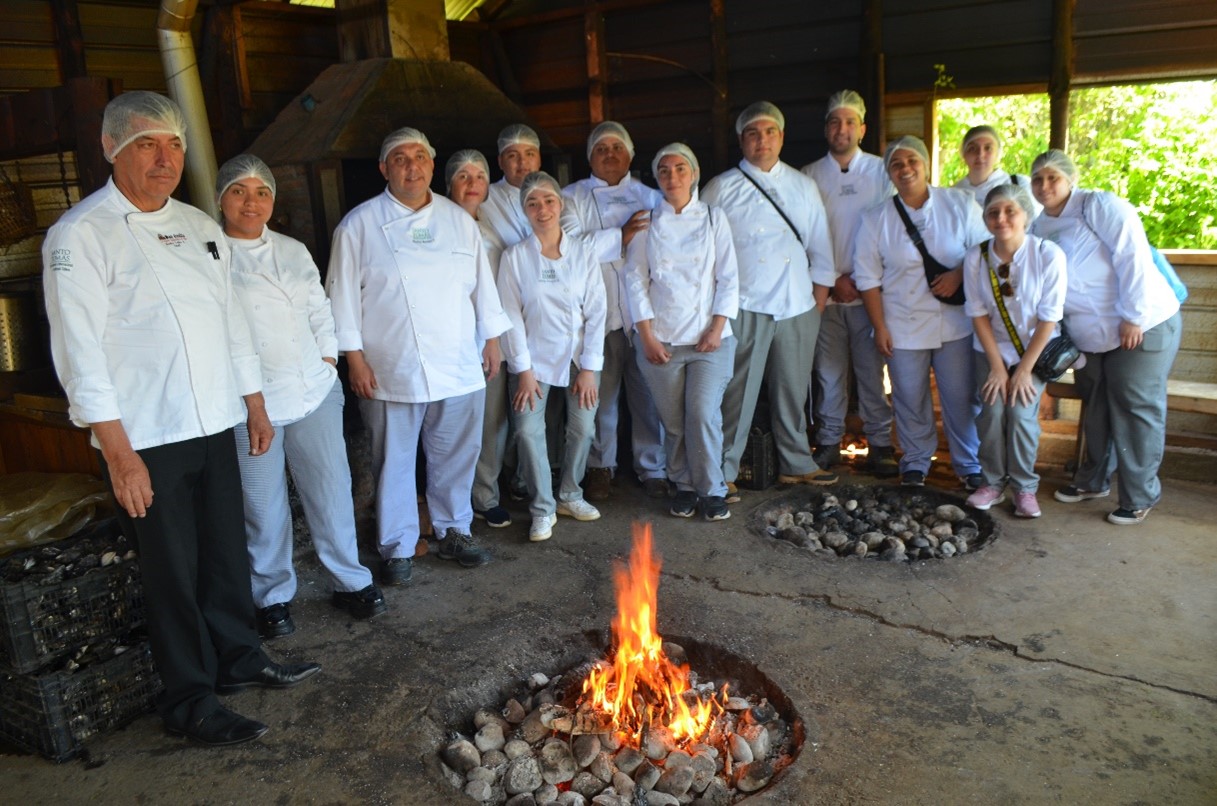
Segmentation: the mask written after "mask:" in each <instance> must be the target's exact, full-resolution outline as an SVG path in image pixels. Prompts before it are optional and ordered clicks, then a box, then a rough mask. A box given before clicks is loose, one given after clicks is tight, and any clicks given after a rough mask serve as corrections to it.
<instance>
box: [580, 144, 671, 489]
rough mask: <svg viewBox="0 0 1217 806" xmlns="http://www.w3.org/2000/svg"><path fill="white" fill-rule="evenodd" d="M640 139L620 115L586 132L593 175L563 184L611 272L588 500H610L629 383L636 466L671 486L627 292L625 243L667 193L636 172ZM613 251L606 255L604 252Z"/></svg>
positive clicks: (652, 480)
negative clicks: (636, 346)
mask: <svg viewBox="0 0 1217 806" xmlns="http://www.w3.org/2000/svg"><path fill="white" fill-rule="evenodd" d="M633 159H634V141H633V140H632V139H631V138H630V135H629V132H627V131H626V129H625V127H624V126H622V125H621V124H620V123H617V122H616V121H612V120H606V121H604V122H603V123H601V124H600V125H598V126H596V128H594V129H592V133H591V134H590V135H588V138H587V162H588V165H589V166H591V169H592V175H591V176H589V177H587V178H586V179H580V180H579V181H578V182H572V183H571V184H569V185H567V186H566V187H565V188H563V189H562V195H563V196H564V197H565V198H566V201H567V204H566V207H564V208H563V209H564V210H565V209H567V208H569V209H570V210H572V211H574V213H575V217H576V219H577V222H578V230H577V233H576V234H577V235H578V236H579V237H581V238H582V239H583V240H584V241H586V242H587V243H588V245H589V246H591V247H592V251H593V252H594V253H595V254H596V255H597V256H599V257H600V259H601V263H600V271H601V273H602V274H603V275H604V291H605V298H606V300H607V303H608V319H607V321H606V322H605V326H604V369H603V370H601V372H600V408H599V409H597V410H596V436H595V438H594V439H593V440H592V449H591V453H590V454H588V458H587V479H586V480H585V481H584V484H583V489H584V493H585V494H586V496H587V498H588V500H591V501H604V500H607V499H608V498H609V496H610V494H611V489H612V488H611V486H610V483H611V481H612V478H613V475H614V472H615V471H616V469H617V424H618V422H619V421H620V419H621V418H620V405H619V397H620V391H621V386H622V384H624V385H625V396H626V405H627V406H629V411H630V422H631V427H630V444H631V447H632V448H633V454H634V471H635V473H637V474H638V479H639V481H641V482H642V486H643V488H644V489H645V490H646V491H647V494H648V495H651V496H654V497H657V498H663V497H665V496H667V494H668V481H667V463H666V461H665V459H664V452H663V429H662V427H661V426H660V424H659V412H658V411H656V409H655V401H654V400H652V399H651V391H650V389H648V388H647V384H646V381H645V380H643V377H642V371H641V370H639V369H638V362H637V361H635V360H634V347H633V345H632V343H631V335H632V332H633V330H634V323H633V321H631V319H630V306H629V302H628V301H627V300H626V295H625V278H624V276H623V272H624V270H625V268H624V267H625V260H624V255H625V247H626V246H628V245H629V243H630V241H631V240H632V239H633V237H634V235H635V234H636V233H638V232H640V231H642V230H644V229H646V227H647V222H648V221H649V220H650V215H651V210H653V209H654V208H655V207H656V206H658V204H659V202H660V201H661V200H662V198H663V197H662V196H661V195H660V193H659V191H657V190H655V189H654V188H651V187H647V186H646V185H644V184H643V183H642V182H639V181H638V180H636V179H634V178H633V176H631V175H630V162H631V161H633ZM606 257H607V258H608V259H607V260H606V259H605V258H606Z"/></svg>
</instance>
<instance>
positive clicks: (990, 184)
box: [951, 168, 1044, 218]
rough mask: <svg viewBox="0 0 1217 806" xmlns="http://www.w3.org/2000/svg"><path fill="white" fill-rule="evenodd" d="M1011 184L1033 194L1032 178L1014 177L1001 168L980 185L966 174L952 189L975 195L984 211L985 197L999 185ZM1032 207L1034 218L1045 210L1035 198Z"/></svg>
mask: <svg viewBox="0 0 1217 806" xmlns="http://www.w3.org/2000/svg"><path fill="white" fill-rule="evenodd" d="M1015 178H1017V180H1018V181H1017V182H1015V181H1014V179H1015ZM1009 184H1015V185H1019V186H1021V187H1022V188H1023V189H1024V190H1026V191H1027V193H1028V194H1030V193H1031V177H1029V176H1023V175H1022V174H1015V175H1013V176H1012V175H1011V174H1008V173H1006V172H1005V171H1003V170H1002V169H1001V168H998V169H997V170H995V171H993V173H991V174H989V178H988V179H986V180H985V181H983V182H981V183H980V184H979V185H973V184H972V183H971V181H969V180H968V177H967V175H966V174H965V175H964V178H963V179H960V180H959V181H958V182H956V183H955V184H954V185H951V187H953V188H957V189H958V190H966V191H967V192H968V193H971V194H974V195H975V197H976V203H977V204H979V205H980V209H982V210H983V209H984V208H985V197H986V196H988V195H989V191H990V190H992V189H993V188H995V187H997V186H998V185H1009ZM1031 207H1032V209H1033V210H1034V214H1033V215H1032V216H1031V217H1032V218H1035V216H1037V215H1039V214H1040V213H1041V212H1043V210H1044V206H1043V205H1042V204H1040V203H1039V202H1037V201H1036V200H1035V197H1034V196H1033V197H1032V198H1031Z"/></svg>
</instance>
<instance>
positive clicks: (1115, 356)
mask: <svg viewBox="0 0 1217 806" xmlns="http://www.w3.org/2000/svg"><path fill="white" fill-rule="evenodd" d="M1077 181H1078V169H1077V166H1076V165H1074V163H1073V160H1071V159H1070V158H1069V156H1068V155H1067V154H1065V153H1064V152H1063V151H1058V150H1056V149H1052V150H1050V151H1046V152H1044V153H1043V154H1040V155H1039V156H1038V157H1036V158H1035V162H1034V163H1032V166H1031V192H1032V193H1034V194H1035V197H1036V198H1037V199H1038V200H1039V202H1040V204H1042V205H1044V212H1043V214H1041V215H1040V216H1039V217H1038V218H1036V219H1035V223H1034V224H1032V226H1031V231H1032V232H1033V233H1035V234H1036V235H1039V236H1040V237H1043V238H1046V239H1048V240H1050V241H1054V242H1055V243H1056V244H1057V245H1059V246H1060V247H1061V249H1063V250H1064V252H1065V255H1066V257H1067V258H1068V260H1069V272H1068V286H1069V287H1068V291H1067V292H1066V294H1065V328H1066V329H1067V330H1068V331H1069V335H1070V337H1071V338H1072V339H1073V341H1074V343H1075V344H1077V346H1078V349H1079V350H1081V351H1082V355H1083V357H1084V358H1085V359H1086V364H1085V366H1083V367H1082V368H1080V369H1077V370H1075V371H1074V381H1075V383H1076V384H1077V386H1078V391H1079V392H1080V393H1081V396H1082V400H1083V401H1084V402H1085V403H1086V419H1085V421H1084V422H1083V424H1082V428H1083V432H1084V434H1085V437H1086V455H1085V456H1084V457H1083V458H1082V463H1081V465H1080V466H1079V467H1078V469H1077V471H1076V472H1075V473H1074V474H1073V483H1072V484H1070V485H1068V486H1067V487H1062V488H1061V489H1059V490H1057V491H1056V492H1055V493H1054V494H1053V495H1054V497H1055V498H1056V500H1058V501H1062V502H1064V503H1067V504H1073V503H1077V502H1079V501H1086V500H1089V499H1092V498H1104V497H1106V496H1108V495H1110V494H1111V474H1112V472H1113V471H1114V470H1116V469H1119V471H1120V472H1119V476H1118V479H1119V494H1120V501H1119V507H1118V508H1117V509H1115V510H1114V511H1112V512H1111V513H1109V514H1108V515H1107V520H1108V521H1110V522H1111V523H1114V524H1117V525H1120V526H1127V525H1132V524H1136V523H1140V522H1141V521H1143V520H1145V516H1146V515H1148V514H1149V510H1150V508H1152V507H1153V506H1154V505H1155V504H1157V503H1158V501H1159V499H1161V497H1162V484H1161V482H1160V481H1159V480H1158V467H1159V465H1160V464H1161V463H1162V454H1163V452H1164V450H1165V446H1166V380H1167V377H1168V376H1169V375H1170V369H1171V365H1172V364H1173V363H1174V361H1175V354H1176V353H1178V352H1179V341H1180V339H1181V337H1182V335H1183V320H1182V318H1181V317H1180V315H1179V301H1178V299H1176V298H1175V294H1174V292H1173V291H1172V290H1171V287H1170V284H1169V283H1168V282H1167V281H1166V279H1165V278H1164V277H1163V276H1162V274H1161V272H1159V271H1158V268H1157V267H1156V266H1155V265H1154V259H1153V255H1152V253H1151V252H1150V248H1149V241H1148V240H1147V239H1146V237H1145V229H1144V228H1143V227H1142V226H1141V219H1140V218H1139V217H1138V216H1137V211H1136V210H1135V209H1134V208H1133V206H1132V205H1131V204H1129V203H1128V202H1127V201H1125V200H1124V199H1121V198H1120V197H1119V196H1116V195H1115V194H1113V193H1107V192H1105V191H1094V190H1083V189H1081V188H1079V187H1077Z"/></svg>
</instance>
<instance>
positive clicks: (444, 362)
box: [326, 127, 511, 585]
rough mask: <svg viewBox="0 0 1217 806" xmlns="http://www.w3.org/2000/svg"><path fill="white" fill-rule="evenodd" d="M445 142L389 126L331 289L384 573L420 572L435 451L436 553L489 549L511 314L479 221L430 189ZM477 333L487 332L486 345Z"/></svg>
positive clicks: (345, 230) (455, 557)
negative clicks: (500, 388)
mask: <svg viewBox="0 0 1217 806" xmlns="http://www.w3.org/2000/svg"><path fill="white" fill-rule="evenodd" d="M434 171H435V149H433V148H432V147H431V143H430V142H428V140H427V137H426V135H424V134H423V133H422V132H420V131H418V130H417V129H412V128H409V127H405V128H401V129H398V130H397V131H395V132H393V133H391V134H390V135H389V136H388V137H386V138H385V140H384V143H383V144H382V145H381V150H380V172H381V174H382V175H383V176H384V177H385V180H386V182H387V186H386V187H385V190H384V192H383V193H381V194H380V195H378V196H376V197H374V198H372V199H369V200H368V201H366V202H364V203H363V204H361V205H359V206H358V207H356V208H355V209H353V210H351V212H350V213H348V214H347V215H346V217H345V218H343V220H342V222H341V223H340V224H339V225H338V228H337V229H336V230H335V231H334V246H333V250H332V252H331V254H330V264H329V272H328V277H327V280H326V282H327V289H328V292H329V296H330V303H331V305H332V306H333V310H334V324H335V329H336V335H337V338H338V349H339V351H341V352H342V353H343V355H344V356H345V357H346V360H347V367H348V370H349V380H350V384H351V390H352V391H353V392H354V393H355V395H356V396H357V397H359V398H360V401H359V402H360V413H361V414H362V415H363V420H364V424H365V425H366V426H367V427H368V429H369V431H370V432H371V435H372V462H373V465H374V467H375V470H376V475H377V488H376V526H377V541H378V545H379V550H380V556H381V567H380V579H381V581H382V582H384V583H385V584H386V585H401V584H405V583H406V582H408V581H409V580H410V577H411V574H412V569H413V560H412V558H413V557H414V554H415V549H416V547H417V544H418V540H419V520H418V505H417V503H416V502H417V491H416V483H415V462H416V460H417V451H418V445H419V438H420V436H421V438H422V448H423V452H424V454H425V456H426V461H427V465H426V468H427V491H426V494H427V505H428V508H429V510H430V515H431V523H432V525H433V526H434V527H435V534H436V535H437V536H438V537H439V546H438V549H437V554H438V556H439V557H440V558H441V559H444V560H452V561H454V562H457V563H459V564H460V565H461V566H463V567H466V568H473V567H476V566H479V565H483V564H485V563H486V562H488V561H489V560H490V554H489V553H488V552H487V551H486V550H485V549H483V548H481V547H480V546H478V545H477V543H476V542H474V540H473V538H472V537H471V536H470V530H469V526H470V522H471V521H472V520H473V507H472V504H471V502H470V494H471V492H472V489H473V473H474V469H475V467H476V465H477V460H478V454H479V453H480V451H481V434H482V416H483V413H484V407H485V397H486V380H485V378H486V374H488V373H492V372H497V371H498V369H499V367H500V365H501V363H502V361H501V356H500V354H499V351H498V336H499V335H500V334H502V333H504V332H505V331H507V330H508V329H509V328H510V327H511V323H510V321H509V320H508V319H507V315H506V314H504V313H503V308H502V306H501V305H500V304H499V297H498V292H497V290H496V288H495V283H494V276H493V274H492V273H491V270H490V262H489V261H488V260H487V258H486V253H485V250H484V248H483V246H482V235H481V232H480V231H479V230H478V224H477V221H475V220H474V219H473V217H472V216H470V215H469V214H468V213H466V212H465V211H464V210H463V209H462V208H461V207H459V206H458V205H456V204H454V203H452V202H451V201H449V200H448V199H446V198H444V197H443V196H439V195H436V194H433V193H432V192H431V177H432V175H433V173H434ZM478 339H483V340H485V341H486V342H487V350H486V352H485V354H483V352H482V350H481V348H480V346H479V344H478Z"/></svg>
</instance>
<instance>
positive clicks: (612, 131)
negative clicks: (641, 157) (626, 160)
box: [587, 120, 634, 160]
mask: <svg viewBox="0 0 1217 806" xmlns="http://www.w3.org/2000/svg"><path fill="white" fill-rule="evenodd" d="M606 137H616V138H617V139H618V140H620V141H621V142H623V143H625V150H626V151H628V152H630V159H634V141H633V140H632V139H630V133H629V132H627V131H626V130H625V126H622V125H621V124H620V123H618V122H617V121H615V120H606V121H604V122H603V123H601V124H600V125H599V126H597V127H596V128H594V129H592V133H591V134H589V135H588V136H587V158H588V159H589V160H590V159H591V158H592V152H593V151H595V149H596V144H597V143H599V142H600V141H601V140H603V139H604V138H606Z"/></svg>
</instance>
